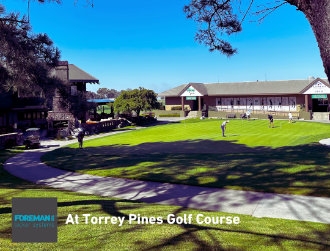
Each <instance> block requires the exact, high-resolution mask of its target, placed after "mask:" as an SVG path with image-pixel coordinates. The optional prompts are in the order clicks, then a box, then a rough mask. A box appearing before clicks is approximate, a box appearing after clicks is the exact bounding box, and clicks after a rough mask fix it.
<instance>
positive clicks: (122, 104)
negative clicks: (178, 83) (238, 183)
mask: <svg viewBox="0 0 330 251" xmlns="http://www.w3.org/2000/svg"><path fill="white" fill-rule="evenodd" d="M158 107H159V103H158V102H157V94H156V93H155V92H154V91H152V90H148V89H145V88H142V87H140V88H138V89H133V90H126V91H122V92H121V94H120V95H119V96H118V97H117V98H116V100H115V102H114V108H115V111H116V112H119V113H131V112H132V111H135V112H136V114H137V115H138V116H139V115H140V112H141V111H147V110H151V109H157V108H158Z"/></svg>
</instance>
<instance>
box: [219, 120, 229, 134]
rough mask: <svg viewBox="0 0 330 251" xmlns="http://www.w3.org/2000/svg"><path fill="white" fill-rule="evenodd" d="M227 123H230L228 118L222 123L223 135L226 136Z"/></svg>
mask: <svg viewBox="0 0 330 251" xmlns="http://www.w3.org/2000/svg"><path fill="white" fill-rule="evenodd" d="M227 123H229V120H226V121H224V122H222V124H221V131H222V137H226V136H225V131H226V124H227Z"/></svg>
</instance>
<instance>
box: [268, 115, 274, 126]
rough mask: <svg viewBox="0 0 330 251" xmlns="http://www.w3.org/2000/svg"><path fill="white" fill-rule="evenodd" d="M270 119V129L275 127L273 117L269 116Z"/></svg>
mask: <svg viewBox="0 0 330 251" xmlns="http://www.w3.org/2000/svg"><path fill="white" fill-rule="evenodd" d="M268 119H269V127H272V128H273V127H274V118H273V116H272V115H270V114H268Z"/></svg>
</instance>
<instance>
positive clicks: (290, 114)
mask: <svg viewBox="0 0 330 251" xmlns="http://www.w3.org/2000/svg"><path fill="white" fill-rule="evenodd" d="M288 116H289V123H292V120H293V117H292V113H291V112H289V114H288Z"/></svg>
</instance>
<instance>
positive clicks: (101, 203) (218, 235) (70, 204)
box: [0, 149, 330, 251]
mask: <svg viewBox="0 0 330 251" xmlns="http://www.w3.org/2000/svg"><path fill="white" fill-rule="evenodd" d="M75 150H76V151H77V149H75ZM82 151H85V150H82ZM15 153H16V152H12V151H0V177H1V179H0V201H1V204H0V250H5V251H7V250H8V251H9V250H10V251H11V250H266V251H267V250H299V251H300V250H320V251H321V250H322V251H323V250H328V249H329V248H330V239H329V236H330V226H329V225H327V224H320V223H312V222H300V221H291V220H281V219H270V218H253V217H250V216H246V215H236V214H229V213H221V212H208V211H200V210H191V209H186V208H181V207H178V206H164V205H157V204H146V203H140V202H131V201H126V200H120V199H114V198H105V197H100V196H92V195H85V194H79V193H73V192H66V191H60V190H56V189H51V188H47V187H43V186H40V185H33V184H31V183H28V182H25V181H22V180H20V179H18V178H15V177H13V176H11V175H9V174H8V173H7V172H6V171H4V170H3V168H2V163H4V162H5V160H6V159H7V158H9V157H10V156H13V155H14V154H15ZM81 162H85V159H84V161H80V163H81ZM13 197H39V198H40V197H56V198H57V199H58V242H57V243H13V242H12V240H11V217H12V215H11V200H12V198H13ZM69 214H74V215H75V214H77V215H79V216H80V217H82V215H83V214H91V216H110V217H125V222H124V225H123V226H122V227H119V226H118V225H112V224H107V225H97V224H96V225H93V224H84V223H83V222H82V221H80V224H77V225H71V224H70V225H66V224H65V221H66V219H67V217H68V215H69ZM130 214H135V215H140V216H141V217H147V218H149V219H150V218H151V217H162V219H164V221H163V223H162V224H146V223H143V224H138V222H136V221H135V222H132V224H129V223H128V217H129V215H130ZM170 214H174V215H176V216H184V214H186V215H189V214H192V216H193V221H192V222H191V224H170V222H167V221H166V220H167V216H168V215H170ZM197 214H203V215H204V216H207V217H220V216H225V217H228V216H230V217H239V218H240V224H237V225H233V224H232V225H226V224H222V225H221V224H198V223H197V222H196V220H195V217H196V216H197Z"/></svg>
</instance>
